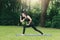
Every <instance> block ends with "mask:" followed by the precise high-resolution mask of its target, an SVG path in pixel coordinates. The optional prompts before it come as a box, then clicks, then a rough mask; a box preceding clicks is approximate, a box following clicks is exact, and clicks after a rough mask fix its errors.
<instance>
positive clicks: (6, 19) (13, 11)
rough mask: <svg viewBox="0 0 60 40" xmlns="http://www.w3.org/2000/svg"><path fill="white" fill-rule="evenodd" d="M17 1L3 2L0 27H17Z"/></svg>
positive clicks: (5, 0) (7, 0)
mask: <svg viewBox="0 0 60 40" xmlns="http://www.w3.org/2000/svg"><path fill="white" fill-rule="evenodd" d="M16 4H17V2H16V0H1V5H0V8H1V9H0V25H17V24H18V13H17V7H16Z"/></svg>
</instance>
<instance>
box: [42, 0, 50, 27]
mask: <svg viewBox="0 0 60 40" xmlns="http://www.w3.org/2000/svg"><path fill="white" fill-rule="evenodd" d="M49 1H50V0H42V1H41V9H42V11H41V26H42V27H45V17H46V11H47V7H48V4H49Z"/></svg>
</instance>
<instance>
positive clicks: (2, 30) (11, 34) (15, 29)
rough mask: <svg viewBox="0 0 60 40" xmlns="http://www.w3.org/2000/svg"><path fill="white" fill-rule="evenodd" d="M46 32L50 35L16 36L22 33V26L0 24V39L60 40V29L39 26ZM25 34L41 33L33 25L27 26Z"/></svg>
mask: <svg viewBox="0 0 60 40" xmlns="http://www.w3.org/2000/svg"><path fill="white" fill-rule="evenodd" d="M37 29H39V30H41V31H42V32H43V33H44V34H50V36H16V34H22V27H21V26H0V40H60V29H55V28H42V27H37ZM25 34H39V33H38V32H36V31H34V30H33V29H32V28H31V27H30V28H26V33H25Z"/></svg>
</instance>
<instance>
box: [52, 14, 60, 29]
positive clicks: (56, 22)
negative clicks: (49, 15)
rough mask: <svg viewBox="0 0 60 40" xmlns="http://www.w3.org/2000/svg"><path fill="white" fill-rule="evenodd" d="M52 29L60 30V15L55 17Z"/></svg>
mask: <svg viewBox="0 0 60 40" xmlns="http://www.w3.org/2000/svg"><path fill="white" fill-rule="evenodd" d="M51 27H53V28H60V15H56V16H54V17H53V20H52V25H51Z"/></svg>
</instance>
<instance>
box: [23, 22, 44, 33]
mask: <svg viewBox="0 0 60 40" xmlns="http://www.w3.org/2000/svg"><path fill="white" fill-rule="evenodd" d="M26 27H32V28H33V29H34V30H35V31H37V32H39V33H41V34H43V33H42V32H41V31H40V30H38V29H37V28H36V27H35V26H34V24H33V23H31V24H30V25H28V26H27V25H24V26H23V34H25V29H26Z"/></svg>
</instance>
